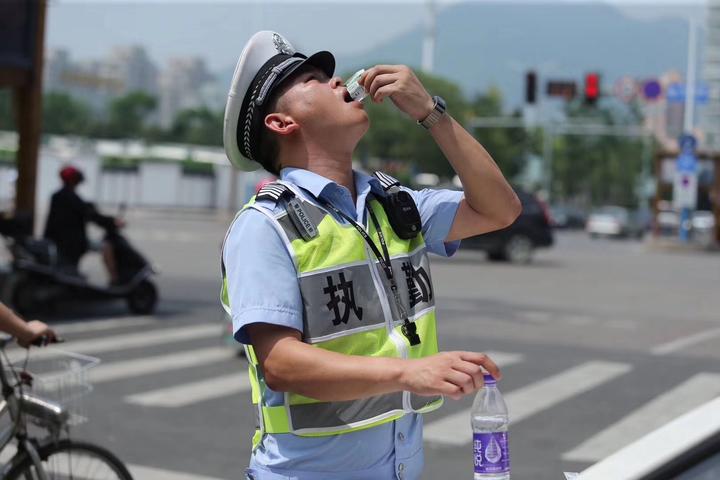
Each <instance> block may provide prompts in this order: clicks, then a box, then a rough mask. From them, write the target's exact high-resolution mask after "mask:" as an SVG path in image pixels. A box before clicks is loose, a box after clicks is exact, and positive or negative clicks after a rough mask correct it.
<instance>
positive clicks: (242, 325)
mask: <svg viewBox="0 0 720 480" xmlns="http://www.w3.org/2000/svg"><path fill="white" fill-rule="evenodd" d="M271 222H272V221H271V220H270V219H269V218H267V217H266V216H265V215H263V214H262V213H260V212H258V211H257V210H253V209H249V210H247V211H245V212H243V213H242V215H240V217H239V218H238V219H237V220H236V221H235V222H234V224H233V225H232V226H231V227H230V232H229V233H228V236H227V239H226V240H225V248H224V250H223V261H224V262H225V271H226V275H227V282H228V297H229V301H230V311H231V312H232V322H233V332H234V336H235V339H236V340H237V341H238V342H241V343H244V344H248V343H250V340H249V337H248V335H247V326H248V325H250V324H253V323H270V324H273V325H280V326H283V327H290V328H294V329H296V330H298V331H300V332H302V330H303V320H302V311H303V307H302V297H301V295H300V287H299V285H298V280H297V274H296V271H295V266H294V264H293V261H292V258H291V257H290V254H289V253H288V251H287V249H286V248H285V244H284V243H283V241H282V239H281V238H280V236H279V234H278V232H277V230H275V227H274V226H273V225H272V223H271Z"/></svg>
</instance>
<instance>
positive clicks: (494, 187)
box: [360, 65, 522, 242]
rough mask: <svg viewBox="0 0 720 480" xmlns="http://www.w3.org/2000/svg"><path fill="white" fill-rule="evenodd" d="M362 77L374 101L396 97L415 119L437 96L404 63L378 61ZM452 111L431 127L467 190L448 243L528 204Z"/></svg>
mask: <svg viewBox="0 0 720 480" xmlns="http://www.w3.org/2000/svg"><path fill="white" fill-rule="evenodd" d="M360 82H361V83H362V84H363V86H364V87H365V89H366V90H367V91H368V93H369V95H370V96H371V97H372V99H373V101H375V102H382V101H383V100H384V99H385V98H386V97H390V100H392V101H393V103H394V104H395V105H396V106H397V107H398V109H400V110H401V111H403V112H404V113H406V114H407V115H409V116H410V117H411V118H413V119H415V120H423V119H424V118H425V117H427V116H428V114H429V113H430V112H431V111H432V108H433V100H432V98H431V97H430V95H429V94H428V92H427V91H426V90H425V87H423V85H422V83H420V80H418V78H417V77H416V76H415V74H414V73H413V71H412V70H411V69H410V68H408V67H406V66H404V65H377V66H375V67H372V68H370V69H368V70H367V72H365V73H364V76H363V77H362V78H361V79H360ZM449 113H451V112H448V113H447V114H445V115H443V117H442V118H441V119H440V121H438V122H437V123H436V124H435V125H434V126H433V127H432V128H430V134H431V135H432V136H433V138H434V139H435V141H436V142H437V144H438V146H439V147H440V150H442V152H443V154H444V155H445V157H446V158H447V159H448V161H449V162H450V164H451V165H452V167H453V169H455V172H457V174H458V176H459V177H460V181H461V182H462V185H463V189H464V191H465V198H464V199H463V200H462V201H461V203H460V206H459V207H458V211H457V214H456V215H455V221H454V222H453V226H452V228H451V229H450V233H449V234H448V237H447V241H448V242H450V241H454V240H460V239H463V238H467V237H471V236H474V235H480V234H482V233H487V232H491V231H494V230H499V229H501V228H504V227H507V226H508V225H510V224H511V223H513V222H514V221H515V219H516V218H517V217H518V215H520V211H521V209H522V207H521V205H520V200H519V199H518V197H517V195H516V194H515V192H514V191H513V189H512V188H511V187H510V185H509V184H508V182H507V180H505V177H504V176H503V174H502V172H501V171H500V169H499V168H498V166H497V165H496V164H495V162H494V161H493V159H492V157H491V156H490V154H489V153H488V152H487V151H486V150H485V148H483V146H482V145H480V143H478V141H477V140H475V138H473V136H472V135H470V133H468V132H467V131H466V130H465V129H464V128H463V127H462V126H461V125H460V124H459V123H457V122H456V121H455V119H454V118H452V116H451V115H450V114H449ZM417 128H422V127H419V126H418V127H417Z"/></svg>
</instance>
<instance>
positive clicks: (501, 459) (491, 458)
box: [471, 375, 510, 480]
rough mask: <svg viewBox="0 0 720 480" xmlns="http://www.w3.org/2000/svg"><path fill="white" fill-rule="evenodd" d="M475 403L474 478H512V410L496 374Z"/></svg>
mask: <svg viewBox="0 0 720 480" xmlns="http://www.w3.org/2000/svg"><path fill="white" fill-rule="evenodd" d="M484 378H485V386H484V387H483V388H481V389H480V390H478V393H477V395H476V396H475V401H474V402H473V406H472V419H471V424H472V429H473V454H474V464H475V475H474V476H473V479H474V480H510V450H509V446H508V437H507V431H508V411H507V406H506V405H505V400H503V397H502V395H501V394H500V390H498V388H497V384H496V383H495V379H494V378H493V377H492V375H485V377H484Z"/></svg>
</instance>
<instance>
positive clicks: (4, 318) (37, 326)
mask: <svg viewBox="0 0 720 480" xmlns="http://www.w3.org/2000/svg"><path fill="white" fill-rule="evenodd" d="M0 330H1V331H3V332H5V333H9V334H10V335H12V336H13V337H15V338H17V341H18V343H19V344H20V346H22V347H25V348H27V347H28V346H30V344H31V343H32V342H33V341H34V340H35V339H37V338H39V337H42V336H47V337H48V338H49V339H53V338H55V332H54V331H53V330H52V329H51V328H50V327H48V326H47V325H46V324H44V323H43V322H41V321H39V320H31V321H29V322H25V320H23V319H22V318H20V317H18V316H17V315H16V314H15V312H13V311H12V310H10V309H9V308H8V307H6V306H5V305H4V304H2V303H0Z"/></svg>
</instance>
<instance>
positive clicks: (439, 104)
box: [417, 95, 447, 129]
mask: <svg viewBox="0 0 720 480" xmlns="http://www.w3.org/2000/svg"><path fill="white" fill-rule="evenodd" d="M433 101H434V102H435V105H433V109H432V111H431V112H430V114H429V115H428V116H427V117H425V119H424V120H418V122H417V123H418V124H419V125H422V126H423V127H425V129H430V127H432V126H433V125H435V124H436V123H437V122H438V121H439V120H440V119H441V118H442V117H443V115H445V110H446V108H447V107H446V106H445V100H443V98H442V97H439V96H437V95H435V96H434V97H433Z"/></svg>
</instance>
